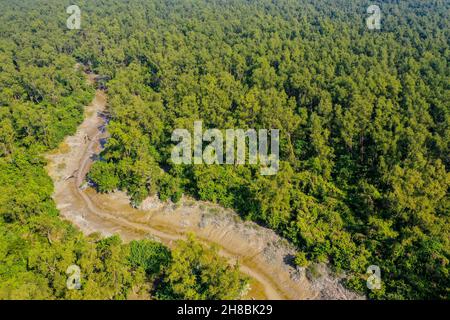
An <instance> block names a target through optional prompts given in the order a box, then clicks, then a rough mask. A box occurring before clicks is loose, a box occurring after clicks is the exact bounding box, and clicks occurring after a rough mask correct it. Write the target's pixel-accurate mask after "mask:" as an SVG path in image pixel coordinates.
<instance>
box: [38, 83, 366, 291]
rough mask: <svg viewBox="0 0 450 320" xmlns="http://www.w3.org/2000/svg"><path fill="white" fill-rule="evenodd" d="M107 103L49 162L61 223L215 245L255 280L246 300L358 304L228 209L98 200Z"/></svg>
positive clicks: (101, 95) (95, 106)
mask: <svg viewBox="0 0 450 320" xmlns="http://www.w3.org/2000/svg"><path fill="white" fill-rule="evenodd" d="M91 78H92V76H91ZM91 80H92V79H91ZM106 102H107V97H106V94H105V92H103V91H101V90H97V92H96V95H95V98H94V100H93V101H92V103H91V104H90V105H89V106H87V107H86V109H85V119H84V121H83V123H82V124H81V125H80V126H79V127H78V130H77V132H76V134H75V135H74V136H70V137H67V138H66V139H65V140H64V142H63V143H62V144H61V146H60V147H59V148H58V149H57V150H55V151H54V152H52V153H51V154H49V155H48V156H47V159H48V166H47V170H48V173H49V175H50V176H51V178H52V179H53V182H54V185H55V192H54V195H53V198H54V200H55V202H56V204H57V207H58V209H59V210H60V212H61V216H62V217H63V218H64V219H67V220H69V221H71V222H72V223H73V224H74V225H76V226H77V227H78V228H79V229H80V230H82V231H83V232H84V233H85V234H90V233H92V232H100V233H101V234H103V235H105V236H109V235H112V234H118V235H120V236H121V237H122V239H124V241H130V240H133V239H143V238H151V239H155V240H158V241H161V242H163V243H165V244H166V245H168V246H173V245H175V241H176V240H178V239H183V238H185V236H186V233H188V232H193V233H195V234H196V236H197V238H199V239H200V240H201V241H203V242H204V243H205V244H216V245H217V246H218V247H219V248H220V254H221V255H222V256H225V257H227V259H229V260H230V262H234V261H239V264H240V269H241V271H242V272H243V273H245V274H247V275H248V276H250V277H251V279H252V281H251V287H252V290H251V291H250V292H249V294H248V297H247V298H254V299H355V298H358V296H357V295H355V294H354V293H352V292H350V291H348V290H346V289H345V288H344V287H343V286H342V285H341V284H340V282H339V279H338V278H336V277H335V276H332V275H330V273H329V271H328V269H327V268H326V267H325V266H323V265H322V266H319V268H318V269H319V270H320V272H319V273H320V274H321V275H320V276H319V277H317V276H316V278H312V277H310V276H308V273H307V272H306V270H304V269H302V268H296V267H294V266H293V264H292V260H293V256H294V254H295V250H294V248H293V247H292V246H290V245H289V244H288V243H287V241H286V240H284V239H282V238H280V237H279V236H278V235H277V234H275V233H274V232H273V231H272V230H270V229H267V228H264V227H261V226H259V225H257V224H255V223H253V222H248V221H247V222H246V221H242V220H241V218H240V217H239V215H238V214H236V213H235V212H233V211H232V210H228V209H224V208H221V207H220V206H217V205H214V204H211V203H206V202H201V201H195V200H193V199H189V198H186V197H183V199H182V200H181V202H180V203H179V204H176V205H175V204H173V203H161V202H160V201H159V200H158V199H157V198H155V197H152V198H148V199H146V200H145V201H144V202H143V203H142V205H141V207H140V208H138V209H135V208H132V207H131V206H130V205H129V199H128V197H127V196H126V195H125V194H124V193H123V192H115V193H110V194H98V193H97V192H95V190H93V189H92V188H89V187H86V183H85V176H86V173H87V172H88V171H89V168H90V166H91V165H92V162H93V159H95V156H96V155H97V154H98V153H99V152H100V150H101V145H100V140H101V139H103V138H107V132H105V130H103V129H104V124H105V117H104V112H105V111H106V105H107V103H106Z"/></svg>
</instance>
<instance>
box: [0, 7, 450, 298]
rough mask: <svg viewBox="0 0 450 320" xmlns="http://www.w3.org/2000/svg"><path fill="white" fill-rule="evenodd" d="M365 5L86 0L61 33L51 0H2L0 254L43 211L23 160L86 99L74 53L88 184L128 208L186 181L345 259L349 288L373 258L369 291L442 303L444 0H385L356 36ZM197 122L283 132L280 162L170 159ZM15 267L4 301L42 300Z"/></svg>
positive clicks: (41, 194)
mask: <svg viewBox="0 0 450 320" xmlns="http://www.w3.org/2000/svg"><path fill="white" fill-rule="evenodd" d="M367 5H368V4H367V3H366V2H365V1H360V0H345V1H344V0H338V1H316V0H305V1H300V2H299V1H290V0H279V1H271V0H260V1H252V2H249V1H242V0H231V1H220V2H217V1H206V0H195V1H177V2H167V1H164V0H156V1H152V2H149V1H145V0H136V1H132V2H123V1H121V0H109V1H107V2H104V1H98V0H93V1H88V2H86V3H84V4H83V12H84V14H86V17H85V20H83V21H84V22H83V23H86V26H88V27H89V28H86V29H84V30H82V32H71V31H68V30H66V29H65V28H64V27H63V26H61V21H65V20H66V19H67V16H66V15H65V10H64V6H63V5H62V4H60V3H59V2H58V1H56V0H50V1H45V3H43V2H35V1H31V0H26V1H20V2H12V1H8V2H6V3H4V4H2V17H1V18H0V20H1V21H2V22H3V23H1V24H0V35H1V36H0V44H1V45H0V47H1V50H0V167H1V169H2V170H1V171H0V172H1V177H0V180H1V181H2V182H3V183H2V185H0V189H1V190H0V191H1V192H0V215H1V217H2V223H3V225H2V228H4V229H5V230H4V231H2V232H4V234H5V235H4V237H6V238H4V239H6V240H2V242H0V243H1V246H3V247H1V248H2V249H1V250H0V251H1V252H2V253H1V254H4V253H5V252H8V254H9V252H11V250H9V249H8V251H5V249H4V246H5V243H6V244H7V245H14V246H15V245H17V246H19V247H20V246H22V245H23V244H22V242H21V241H22V240H20V239H22V238H21V237H20V236H19V235H22V234H27V232H25V231H23V230H22V231H19V229H18V228H19V227H20V225H22V227H23V228H25V227H26V226H28V224H29V221H30V219H34V218H36V217H40V216H42V215H44V216H50V217H54V216H56V214H57V211H56V209H55V208H54V205H53V203H52V202H51V200H50V194H51V183H50V181H49V179H48V177H46V176H45V172H44V171H43V165H44V163H43V161H42V160H41V159H40V158H39V157H38V155H39V154H40V153H41V152H42V151H45V150H48V149H49V148H52V147H54V146H56V144H57V143H59V142H60V141H61V139H62V138H63V137H64V136H65V135H67V134H69V133H72V132H73V131H74V129H75V127H76V124H77V123H78V122H79V121H80V120H81V117H82V109H81V106H82V105H83V104H86V103H87V101H89V99H90V97H92V90H91V89H90V88H88V87H87V85H86V83H85V81H84V79H83V75H82V73H81V71H77V70H75V69H74V68H73V65H74V63H75V61H76V60H77V61H81V62H82V63H84V64H86V65H89V66H90V67H91V68H92V69H94V70H95V71H96V72H97V73H99V74H103V75H107V76H109V77H110V78H111V80H110V81H108V83H107V86H108V95H109V104H110V106H109V107H110V111H111V116H112V121H111V122H110V124H109V126H108V131H109V133H110V134H111V138H110V139H109V140H108V143H107V145H106V149H105V150H104V151H103V153H102V160H103V161H102V162H101V163H100V162H99V163H97V164H95V165H94V166H93V168H92V172H91V173H90V178H91V179H92V180H93V181H94V182H95V183H96V185H97V187H98V189H99V191H102V192H103V191H104V192H107V191H110V190H113V189H115V188H118V189H121V190H124V191H127V192H128V194H129V195H130V196H131V198H132V202H133V204H135V205H137V204H139V203H140V202H141V201H142V200H143V199H144V198H145V197H146V196H147V195H149V194H159V196H160V197H161V199H163V200H166V199H169V198H171V199H172V200H173V201H175V202H176V200H177V199H179V198H180V197H181V194H182V193H183V192H184V193H189V194H191V195H193V196H196V197H198V198H199V199H202V200H209V201H215V202H218V203H221V204H222V205H224V206H227V207H234V208H236V209H238V211H239V212H240V213H241V214H242V215H243V216H244V217H246V218H248V219H253V220H256V221H258V222H260V223H262V224H264V225H266V226H269V227H271V228H273V229H275V230H276V231H277V232H279V233H280V234H282V235H284V236H285V237H286V238H287V239H289V240H290V241H291V242H292V243H293V244H295V245H296V246H297V247H298V248H299V250H300V251H301V252H304V253H305V254H306V255H307V256H308V258H309V260H310V261H312V262H314V261H316V262H317V261H318V262H329V263H331V265H332V266H334V267H335V269H336V270H338V271H340V270H345V271H346V273H347V274H348V275H349V280H348V285H349V286H351V287H353V288H355V289H356V290H360V291H362V290H366V289H365V287H364V284H361V283H363V276H362V275H364V274H365V269H366V268H367V266H368V265H371V264H376V265H379V266H380V268H381V271H382V275H383V279H382V280H383V288H382V290H380V291H378V292H375V291H374V292H369V291H366V293H367V294H369V296H370V297H371V298H375V299H386V298H393V299H399V298H400V299H425V298H426V299H430V298H435V299H448V295H449V293H448V288H449V287H450V283H449V279H450V277H449V265H450V263H449V261H450V242H449V241H450V240H449V239H450V237H449V234H450V230H449V226H450V221H449V219H450V217H449V214H448V213H449V212H450V201H449V195H448V189H449V185H450V174H449V172H448V167H449V165H450V160H449V159H450V158H449V157H448V155H449V154H450V150H449V142H450V131H449V127H450V126H449V125H450V108H449V101H450V99H449V98H448V74H449V68H448V59H449V56H448V54H449V48H448V38H449V35H448V30H449V28H448V11H449V3H448V2H446V1H434V2H430V1H419V0H411V1H391V0H389V1H384V2H383V5H382V12H383V20H382V30H380V31H370V30H367V28H366V25H365V21H364V20H365V19H364V18H365V9H366V8H367ZM105 6H107V7H108V10H105V8H106V7H105ZM142 12H145V14H141V13H142ZM119 15H120V19H119V18H117V17H118V16H119ZM22 21H29V22H30V23H28V24H23V23H22ZM195 120H203V123H204V126H205V127H208V128H211V127H215V128H235V127H239V128H256V129H258V128H279V129H281V139H280V142H281V146H280V148H281V150H280V151H281V163H280V171H279V172H278V174H277V175H276V176H272V177H262V176H260V175H259V173H258V168H255V167H252V166H245V167H242V166H241V167H240V166H193V167H191V166H180V167H181V168H180V167H178V166H174V165H173V164H172V163H170V161H169V158H170V150H171V147H172V142H171V141H170V135H171V133H172V131H173V130H174V129H175V128H187V129H189V128H192V124H193V121H195ZM25 154H26V155H27V156H25ZM161 168H163V169H164V170H165V172H163V170H162V169H161ZM49 219H50V218H49ZM52 219H53V218H52ZM54 219H56V218H54ZM14 250H16V249H15V247H14ZM17 250H18V249H17ZM18 252H22V251H20V250H18ZM20 254H21V255H22V256H21V257H20V258H17V257H15V256H14V257H12V258H11V259H13V260H14V259H18V260H19V261H22V260H23V259H25V258H23V257H26V254H25V253H23V252H22V253H20ZM119 256H121V255H119ZM194 256H195V255H194ZM3 259H7V258H3ZM175 260H176V258H175ZM194 260H195V259H194ZM194 260H193V261H194ZM197 260H198V259H197ZM127 261H128V260H127ZM195 261H196V260H195ZM10 265H13V263H10ZM175 269H176V268H175V267H174V270H175ZM23 270H25V271H26V272H25V271H23V273H20V277H19V276H16V275H14V273H12V274H11V275H8V277H11V278H8V279H14V280H5V281H4V282H3V281H2V282H1V283H9V287H8V288H9V289H8V290H13V289H11V288H13V287H14V285H15V283H17V287H16V289H14V290H13V291H8V292H13V293H11V295H10V296H17V297H20V296H21V295H25V294H26V292H29V293H30V294H31V295H33V297H52V296H53V295H54V293H53V291H52V290H54V289H52V288H49V287H45V286H43V285H42V284H43V283H47V278H46V275H45V274H39V276H38V275H37V274H38V273H36V275H35V273H33V271H32V270H28V269H26V268H25V269H23ZM168 270H170V267H169V269H168ZM180 270H181V269H180ZM3 272H6V271H3ZM167 272H169V271H167ZM186 273H187V272H186ZM13 275H14V276H13ZM190 276H192V274H188V273H187V274H186V277H188V278H189V277H190ZM2 279H4V278H2ZM5 279H6V278H5ZM120 279H121V281H122V280H123V281H125V283H126V285H125V287H126V288H128V287H129V286H130V285H129V284H130V280H129V279H128V278H126V277H121V278H120ZM185 280H186V279H184V278H182V277H181V278H176V277H175V278H174V280H173V281H172V280H170V281H169V280H167V281H168V283H170V284H171V286H172V285H173V288H172V289H171V290H172V293H171V294H175V296H176V297H184V296H185V297H190V298H191V297H192V298H198V297H205V296H208V297H209V296H215V297H218V296H221V294H217V295H213V294H211V293H205V292H206V291H205V290H203V289H200V288H199V287H198V286H196V285H195V282H194V284H190V285H186V281H187V280H186V281H185ZM8 281H9V282H8ZM15 281H17V282H15ZM52 281H54V279H52ZM55 283H57V282H55ZM27 285H28V287H27ZM191 285H192V287H191ZM106 287H108V286H106ZM39 288H42V290H41V289H39ZM174 288H175V289H174ZM184 289H186V291H184ZM55 290H56V289H55ZM108 294H109V296H114V297H123V296H124V295H123V293H120V292H109V293H108ZM59 296H61V294H60V293H58V297H59Z"/></svg>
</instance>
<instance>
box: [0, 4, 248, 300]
mask: <svg viewBox="0 0 450 320" xmlns="http://www.w3.org/2000/svg"><path fill="white" fill-rule="evenodd" d="M57 3H58V1H53V2H52V3H51V4H48V3H47V1H46V2H45V3H44V2H42V1H25V2H21V3H17V4H16V3H13V1H6V2H5V1H1V2H0V11H1V12H2V15H1V19H0V22H1V23H0V299H126V298H129V297H133V298H139V297H142V298H149V297H150V298H156V299H179V298H184V297H186V298H189V299H194V298H203V299H232V298H239V297H240V296H241V294H242V293H243V290H244V289H245V288H246V284H247V279H246V278H244V277H243V276H242V275H241V274H240V273H239V272H238V267H237V266H229V265H228V263H227V262H226V260H225V259H222V258H219V257H218V255H217V250H216V249H215V248H205V247H203V246H201V245H200V244H199V243H198V241H197V240H196V239H195V238H193V237H190V238H189V239H188V241H185V242H184V241H180V243H179V244H178V247H180V248H183V249H184V251H183V252H181V253H180V252H179V250H180V249H178V248H177V249H175V250H173V251H171V250H169V249H168V248H167V247H165V246H163V245H162V244H160V243H158V242H154V241H149V240H142V241H133V242H131V243H129V244H123V243H122V241H121V239H120V238H119V237H117V236H113V237H109V238H103V239H102V238H101V237H100V235H98V234H92V235H90V236H89V237H84V236H83V235H82V234H81V232H80V231H77V230H76V229H75V228H74V227H73V226H72V225H71V224H69V223H67V222H64V221H62V220H61V219H60V218H59V217H58V210H57V209H56V207H55V203H54V202H53V200H52V199H51V194H52V192H53V184H52V181H51V179H50V177H48V175H47V173H46V171H45V169H44V166H45V159H44V157H43V155H44V153H45V152H47V151H49V150H51V149H53V148H55V147H56V146H57V145H58V143H60V142H61V141H62V139H63V138H64V137H65V136H66V135H69V134H72V133H74V131H75V129H76V126H77V125H78V124H79V123H80V122H81V120H82V118H83V106H84V105H86V104H88V103H89V102H90V101H91V99H92V97H93V93H94V88H92V87H90V86H89V85H88V84H87V81H86V77H85V75H84V74H83V73H82V71H80V70H79V68H76V67H75V65H76V62H77V60H76V57H75V56H74V55H73V53H72V52H71V49H70V44H71V43H72V39H71V35H70V33H68V32H67V30H66V29H64V28H62V26H63V24H62V22H63V21H64V22H65V17H66V14H65V8H66V7H63V6H62V5H60V4H57ZM49 11H50V12H55V13H56V12H58V13H60V14H59V15H57V14H55V15H53V14H49ZM49 19H50V20H49ZM25 21H26V22H25ZM80 41H81V39H80ZM209 260H214V263H213V264H204V265H201V263H205V261H209ZM73 264H75V265H77V266H79V267H80V269H81V275H80V276H81V279H80V281H81V289H80V290H68V288H67V280H68V277H69V275H70V274H66V271H67V268H68V267H69V266H70V265H73ZM180 269H181V270H183V271H184V272H185V274H184V277H179V276H178V272H179V270H180ZM189 277H190V278H189ZM217 281H219V282H217ZM156 282H158V283H164V287H155V286H154V283H156ZM218 283H219V284H220V285H217V284H218Z"/></svg>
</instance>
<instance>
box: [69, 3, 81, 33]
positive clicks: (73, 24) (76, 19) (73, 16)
mask: <svg viewBox="0 0 450 320" xmlns="http://www.w3.org/2000/svg"><path fill="white" fill-rule="evenodd" d="M66 12H67V13H68V14H70V16H69V17H68V18H67V21H66V26H67V28H68V29H70V30H79V29H80V28H81V10H80V7H78V6H77V5H71V6H68V7H67V9H66Z"/></svg>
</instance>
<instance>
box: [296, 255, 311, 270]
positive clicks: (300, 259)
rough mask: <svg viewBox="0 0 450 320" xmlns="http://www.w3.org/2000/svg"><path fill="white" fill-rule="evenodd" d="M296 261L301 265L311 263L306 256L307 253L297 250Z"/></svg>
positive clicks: (304, 265)
mask: <svg viewBox="0 0 450 320" xmlns="http://www.w3.org/2000/svg"><path fill="white" fill-rule="evenodd" d="M294 262H295V264H296V265H297V266H299V267H307V266H308V265H309V261H308V259H307V258H306V254H305V253H304V252H302V251H300V252H297V254H296V255H295V259H294Z"/></svg>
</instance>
